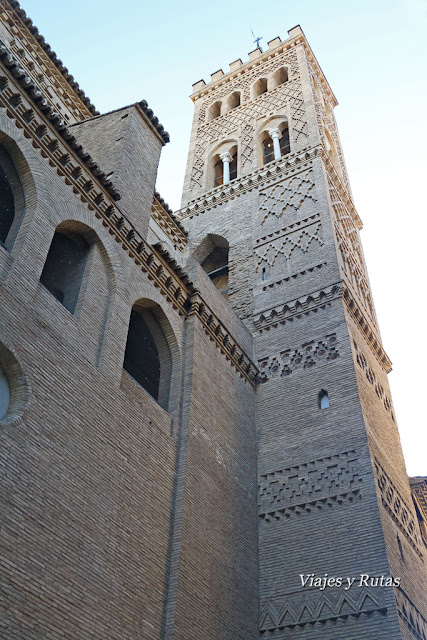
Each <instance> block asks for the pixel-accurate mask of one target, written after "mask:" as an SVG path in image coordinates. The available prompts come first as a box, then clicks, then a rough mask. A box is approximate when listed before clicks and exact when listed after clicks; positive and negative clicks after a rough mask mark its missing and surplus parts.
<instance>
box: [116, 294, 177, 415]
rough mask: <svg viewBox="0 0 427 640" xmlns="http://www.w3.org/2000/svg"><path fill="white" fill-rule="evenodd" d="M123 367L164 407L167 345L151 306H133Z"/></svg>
mask: <svg viewBox="0 0 427 640" xmlns="http://www.w3.org/2000/svg"><path fill="white" fill-rule="evenodd" d="M123 368H124V370H125V371H127V373H129V375H130V376H132V378H133V379H134V380H136V382H138V384H140V385H141V387H143V388H144V389H145V390H146V391H147V392H148V393H149V394H150V396H152V397H153V398H154V399H155V400H157V402H158V403H159V404H160V405H161V406H163V407H164V408H167V405H168V401H169V389H170V381H171V375H172V358H171V353H170V349H169V344H168V342H167V340H166V338H165V335H164V333H163V330H162V328H161V326H160V322H159V320H158V319H157V317H156V315H155V313H154V312H153V310H151V309H150V308H147V307H145V306H143V305H141V304H138V303H137V304H135V305H134V306H133V308H132V312H131V315H130V322H129V330H128V337H127V342H126V350H125V357H124V362H123Z"/></svg>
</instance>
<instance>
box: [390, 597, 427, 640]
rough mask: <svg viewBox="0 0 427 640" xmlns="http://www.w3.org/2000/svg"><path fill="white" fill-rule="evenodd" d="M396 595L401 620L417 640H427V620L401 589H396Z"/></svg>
mask: <svg viewBox="0 0 427 640" xmlns="http://www.w3.org/2000/svg"><path fill="white" fill-rule="evenodd" d="M394 595H395V598H396V605H397V611H398V613H399V617H400V619H401V620H402V621H403V622H404V624H405V625H406V627H407V628H408V629H409V631H410V632H411V633H412V634H413V636H414V637H415V638H416V639H417V640H427V619H426V618H424V616H423V615H422V614H421V613H420V611H419V610H418V609H417V607H416V606H415V605H414V604H413V603H412V602H411V600H410V599H409V597H408V596H407V595H406V593H405V592H404V590H403V589H402V588H401V587H399V588H397V589H395V591H394Z"/></svg>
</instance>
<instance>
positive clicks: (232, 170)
mask: <svg viewBox="0 0 427 640" xmlns="http://www.w3.org/2000/svg"><path fill="white" fill-rule="evenodd" d="M216 158H218V159H217V160H216V161H215V159H214V162H215V164H214V181H213V187H214V188H215V187H219V186H220V185H222V184H227V183H228V182H229V181H230V180H234V179H235V178H237V149H236V147H234V151H233V150H232V151H231V153H229V152H226V153H221V154H220V155H219V157H218V156H216ZM225 163H227V165H228V169H227V168H225V171H224V164H225ZM227 175H228V180H227ZM224 178H225V179H224Z"/></svg>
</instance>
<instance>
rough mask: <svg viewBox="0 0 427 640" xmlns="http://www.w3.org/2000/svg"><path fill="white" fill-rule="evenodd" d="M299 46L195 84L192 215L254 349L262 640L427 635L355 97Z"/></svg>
mask: <svg viewBox="0 0 427 640" xmlns="http://www.w3.org/2000/svg"><path fill="white" fill-rule="evenodd" d="M288 34H289V38H288V39H287V40H285V41H281V39H280V38H275V39H274V40H272V41H271V42H269V45H268V49H267V50H266V51H265V52H262V51H261V49H259V48H257V49H255V50H254V51H252V52H251V53H250V54H249V61H248V62H245V63H243V62H242V60H240V59H239V60H236V61H235V62H232V63H231V64H230V70H229V71H228V72H227V73H224V72H223V71H222V70H219V71H216V72H215V73H213V74H212V76H211V82H210V83H208V84H205V82H204V81H203V80H202V81H200V82H197V83H196V84H195V85H193V89H194V92H193V94H192V96H191V98H192V100H193V102H194V107H195V112H194V122H193V129H192V135H191V142H190V152H189V156H188V163H187V171H186V177H185V185H184V193H183V199H182V208H181V210H180V211H179V212H178V218H179V219H180V221H181V222H182V223H183V225H184V226H185V228H186V230H187V231H188V233H189V243H190V254H191V256H193V257H195V258H196V259H197V260H198V261H199V262H200V264H201V265H202V266H203V267H204V269H205V271H206V272H207V274H208V275H209V277H210V278H211V280H212V282H213V283H214V284H215V285H216V286H217V287H218V288H219V289H220V291H221V292H222V293H223V294H224V296H225V297H226V298H228V302H229V304H230V305H231V306H232V307H233V308H234V310H235V311H236V312H237V314H238V315H239V317H240V318H241V319H242V320H243V322H244V323H245V324H246V326H247V327H248V328H249V330H250V331H251V333H252V335H253V338H254V345H255V358H256V360H255V361H256V362H257V363H258V367H259V384H258V387H257V390H256V406H257V429H258V446H259V452H258V474H259V595H260V619H259V622H260V638H266V639H267V638H268V639H269V638H274V639H279V638H280V639H282V638H283V639H285V638H291V637H292V638H294V639H296V640H299V639H301V640H306V639H307V640H309V639H314V638H315V639H316V640H331V638H332V637H333V638H335V639H337V640H338V639H339V640H341V639H342V640H349V639H356V638H357V639H358V640H359V639H361V638H369V640H372V639H373V638H375V639H380V638H383V639H384V640H386V639H387V640H391V639H393V640H394V639H396V640H397V639H401V638H406V639H409V638H411V639H412V638H418V639H422V638H426V637H427V635H426V634H427V622H426V618H427V607H426V604H427V603H426V594H427V573H426V568H425V566H426V565H425V563H426V561H427V550H426V541H425V539H424V538H423V535H422V532H421V531H420V526H419V523H418V519H417V512H416V510H415V507H414V504H413V501H412V498H411V490H410V486H409V482H408V478H407V474H406V470H405V463H404V459H403V455H402V451H401V446H400V441H399V434H398V430H397V425H396V418H395V414H394V410H393V405H392V402H391V398H390V390H389V386H388V381H387V374H388V373H389V371H390V369H391V363H390V360H389V358H388V357H387V354H386V353H385V351H384V348H383V346H382V342H381V336H380V331H379V327H378V322H377V317H376V314H375V309H374V305H373V301H372V295H371V290H370V285H369V279H368V274H367V269H366V265H365V260H364V256H363V251H362V247H361V243H360V235H359V232H360V230H361V228H362V223H361V220H360V218H359V215H358V213H357V211H356V209H355V207H354V203H353V199H352V194H351V190H350V186H349V182H348V176H347V172H346V167H345V163H344V159H343V153H342V149H341V144H340V139H339V135H338V131H337V127H336V122H335V118H334V114H333V109H334V107H335V106H336V105H337V101H336V98H335V96H334V94H333V92H332V90H331V88H330V86H329V84H328V82H327V80H326V78H325V76H324V74H323V72H322V70H321V68H320V66H319V64H318V62H317V60H316V58H315V57H314V55H313V53H312V51H311V49H310V47H309V45H308V43H307V40H306V38H305V36H304V34H303V32H302V30H301V29H300V27H295V28H294V29H291V30H290V31H289V32H288ZM326 574H327V575H326ZM308 576H311V577H308ZM361 576H362V577H361ZM367 576H369V578H368V577H367ZM382 576H383V578H381V577H382ZM319 577H320V578H325V577H326V578H342V579H343V583H342V584H341V585H340V583H339V581H337V580H331V581H330V583H329V584H328V586H326V588H323V587H322V586H320V585H319V583H318V582H316V581H315V578H319ZM389 577H390V578H391V579H392V580H390V579H389V580H387V578H389ZM348 578H350V579H351V581H352V582H351V583H348V582H347V579H348ZM353 579H354V580H353ZM390 582H393V586H390ZM375 585H377V586H375Z"/></svg>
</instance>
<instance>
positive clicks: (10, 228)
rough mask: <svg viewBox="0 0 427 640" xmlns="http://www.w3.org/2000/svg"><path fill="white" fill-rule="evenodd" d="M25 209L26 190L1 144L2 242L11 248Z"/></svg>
mask: <svg viewBox="0 0 427 640" xmlns="http://www.w3.org/2000/svg"><path fill="white" fill-rule="evenodd" d="M24 210H25V199H24V192H23V189H22V185H21V181H20V180H19V177H18V174H17V172H16V169H15V166H14V164H13V162H12V160H11V158H10V156H9V154H8V153H7V151H6V149H4V147H2V146H1V145H0V244H2V245H3V246H4V247H6V248H9V247H10V246H11V244H12V243H13V240H14V238H15V236H16V233H17V231H18V227H19V224H20V222H21V219H22V216H23V214H24Z"/></svg>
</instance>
